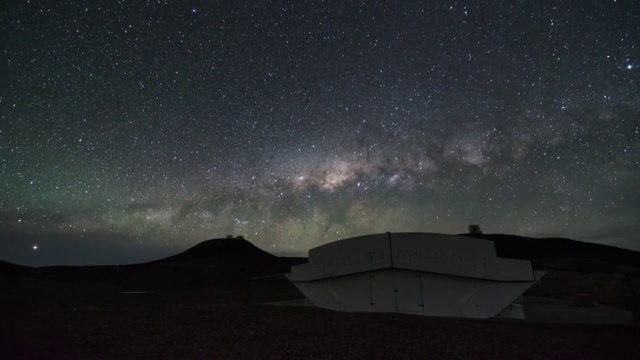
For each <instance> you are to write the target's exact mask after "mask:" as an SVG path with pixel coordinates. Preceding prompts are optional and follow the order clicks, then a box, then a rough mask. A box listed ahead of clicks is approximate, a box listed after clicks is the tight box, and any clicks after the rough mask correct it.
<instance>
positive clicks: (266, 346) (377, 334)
mask: <svg viewBox="0 0 640 360" xmlns="http://www.w3.org/2000/svg"><path fill="white" fill-rule="evenodd" d="M0 280H1V282H0V285H1V286H0V290H2V293H3V294H2V297H1V300H0V335H1V336H0V358H2V359H29V358H31V359H44V358H47V359H53V358H59V359H92V358H96V359H109V358H144V359H149V358H207V359H352V358H360V359H371V358H374V359H375V358H388V359H390V358H394V359H502V358H505V359H514V358H517V359H608V360H611V359H640V328H638V327H637V326H633V325H628V326H612V325H608V326H593V325H591V326H586V325H567V324H563V325H559V324H558V325H544V324H526V323H521V322H514V321H504V320H503V321H495V320H490V321H479V320H464V319H445V318H428V317H418V316H408V315H399V314H364V313H357V314H356V313H339V312H332V311H326V310H321V309H315V308H304V307H276V306H266V305H258V304H247V296H246V292H244V291H241V290H236V291H233V290H229V291H190V292H168V293H146V294H122V293H120V291H119V290H118V289H116V288H111V287H109V286H101V285H99V284H58V283H52V282H46V281H36V280H24V279H20V280H16V279H8V278H3V279H0Z"/></svg>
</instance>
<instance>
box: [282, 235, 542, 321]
mask: <svg viewBox="0 0 640 360" xmlns="http://www.w3.org/2000/svg"><path fill="white" fill-rule="evenodd" d="M542 275H544V272H543V271H534V270H533V269H532V267H531V263H530V262H529V261H526V260H516V259H504V258H499V257H497V256H496V251H495V247H494V243H493V241H489V240H482V239H475V238H470V237H464V236H456V235H445V234H435V233H393V234H392V233H385V234H374V235H366V236H359V237H354V238H349V239H344V240H340V241H336V242H333V243H329V244H326V245H322V246H319V247H316V248H313V249H311V250H309V262H308V263H307V264H302V265H297V266H294V267H292V268H291V273H290V274H289V275H288V278H289V280H291V281H292V282H293V283H294V284H295V286H296V287H297V288H298V289H299V290H300V291H302V293H304V295H305V296H306V297H307V298H308V299H309V300H310V301H311V302H312V303H313V304H314V305H315V306H318V307H322V308H327V309H332V310H340V311H360V312H361V311H366V312H400V313H410V314H422V315H431V316H454V317H472V318H487V317H493V316H498V315H499V314H500V313H501V312H508V309H509V305H510V304H511V302H512V301H513V300H514V299H515V298H516V297H518V296H519V295H520V294H522V293H523V292H524V291H525V290H526V289H527V288H529V287H530V286H531V285H532V284H533V283H534V282H535V281H537V280H538V279H539V278H540V277H541V276H542ZM509 316H512V315H509Z"/></svg>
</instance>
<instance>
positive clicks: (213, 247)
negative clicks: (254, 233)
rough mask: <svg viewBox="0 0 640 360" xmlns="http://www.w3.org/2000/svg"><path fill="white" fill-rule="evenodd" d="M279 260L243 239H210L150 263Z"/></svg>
mask: <svg viewBox="0 0 640 360" xmlns="http://www.w3.org/2000/svg"><path fill="white" fill-rule="evenodd" d="M279 259H280V258H278V257H277V256H274V255H271V254H269V253H268V252H266V251H264V250H261V249H259V248H258V247H257V246H255V245H253V244H252V243H250V242H249V241H247V240H244V239H229V238H227V239H212V240H207V241H203V242H201V243H199V244H197V245H195V246H194V247H192V248H190V249H187V250H185V251H183V252H181V253H179V254H176V255H173V256H169V257H167V258H164V259H160V260H156V261H151V262H150V263H149V264H157V263H183V264H186V263H190V264H196V263H197V264H210V265H221V264H229V265H234V266H235V265H238V266H239V265H241V266H246V265H251V264H255V263H268V262H278V261H279Z"/></svg>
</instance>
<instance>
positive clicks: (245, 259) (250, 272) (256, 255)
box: [34, 238, 306, 291]
mask: <svg viewBox="0 0 640 360" xmlns="http://www.w3.org/2000/svg"><path fill="white" fill-rule="evenodd" d="M303 262H306V258H289V257H277V256H275V255H271V254H269V253H267V252H265V251H263V250H261V249H259V248H258V247H256V246H255V245H253V244H252V243H250V242H249V241H247V240H244V239H237V238H236V239H212V240H207V241H203V242H201V243H199V244H197V245H195V246H193V247H192V248H189V249H187V250H185V251H183V252H181V253H179V254H176V255H173V256H169V257H167V258H164V259H160V260H155V261H151V262H147V263H141V264H131V265H122V266H50V267H43V268H37V269H34V270H37V273H38V275H39V277H41V278H45V279H48V280H55V281H64V282H75V283H79V282H85V283H87V282H102V283H109V284H112V285H116V286H119V287H121V288H124V289H130V290H154V291H156V290H207V289H244V288H246V287H247V286H248V284H249V283H250V282H251V279H252V278H255V277H264V276H271V275H275V274H283V273H287V272H289V271H290V269H291V266H292V265H295V264H300V263H303ZM282 277H283V278H284V276H282ZM285 285H287V286H291V285H290V284H289V283H288V281H287V284H285Z"/></svg>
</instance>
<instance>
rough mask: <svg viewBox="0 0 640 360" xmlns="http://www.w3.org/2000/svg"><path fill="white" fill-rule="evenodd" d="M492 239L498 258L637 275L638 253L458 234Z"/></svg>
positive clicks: (561, 240)
mask: <svg viewBox="0 0 640 360" xmlns="http://www.w3.org/2000/svg"><path fill="white" fill-rule="evenodd" d="M459 235H462V236H469V237H474V238H479V239H485V240H492V241H493V242H494V243H495V246H496V253H497V255H498V256H500V257H508V258H516V259H524V260H530V261H531V262H532V263H533V265H534V267H544V268H556V269H563V270H574V271H584V272H603V273H627V272H628V273H640V252H637V251H633V250H628V249H622V248H618V247H614V246H609V245H602V244H594V243H588V242H582V241H576V240H571V239H565V238H541V239H536V238H528V237H523V236H516V235H505V234H459Z"/></svg>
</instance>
